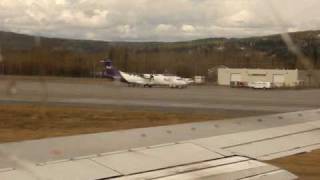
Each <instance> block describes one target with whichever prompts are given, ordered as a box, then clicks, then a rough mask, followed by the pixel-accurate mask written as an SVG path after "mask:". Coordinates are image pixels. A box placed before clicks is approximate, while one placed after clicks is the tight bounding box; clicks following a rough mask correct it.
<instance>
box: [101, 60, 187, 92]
mask: <svg viewBox="0 0 320 180" xmlns="http://www.w3.org/2000/svg"><path fill="white" fill-rule="evenodd" d="M100 62H102V63H104V65H105V69H104V71H103V73H102V74H103V76H104V77H107V78H110V79H113V80H118V79H121V81H122V82H126V83H127V84H129V85H130V86H143V87H153V86H166V87H170V88H186V87H187V86H188V85H189V84H190V83H191V81H190V80H189V79H188V81H187V80H185V79H183V78H181V77H178V76H172V75H170V76H168V75H163V74H142V75H138V74H132V73H127V72H123V71H119V70H117V69H116V68H115V67H113V66H112V61H111V60H104V61H100Z"/></svg>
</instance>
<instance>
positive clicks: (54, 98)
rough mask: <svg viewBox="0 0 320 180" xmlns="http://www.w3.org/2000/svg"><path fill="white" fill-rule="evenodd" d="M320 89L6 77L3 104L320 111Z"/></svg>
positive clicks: (0, 84) (0, 89)
mask: <svg viewBox="0 0 320 180" xmlns="http://www.w3.org/2000/svg"><path fill="white" fill-rule="evenodd" d="M319 99H320V89H306V90H253V89H235V88H229V87H219V86H212V85H206V86H190V87H188V88H187V89H170V88H133V87H128V86H127V85H125V84H122V83H120V82H110V81H108V80H103V79H98V80H93V79H92V80H91V79H81V78H45V79H44V78H41V79H38V78H33V77H2V78H1V79H0V102H1V103H49V104H50V103H51V104H64V105H81V106H121V107H131V108H144V109H147V108H152V109H158V110H188V109H189V110H190V109H191V110H203V111H212V110H240V111H261V112H270V113H274V112H291V111H300V110H306V109H315V108H319V107H320V101H319Z"/></svg>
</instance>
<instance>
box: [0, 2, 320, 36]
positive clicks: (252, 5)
mask: <svg viewBox="0 0 320 180" xmlns="http://www.w3.org/2000/svg"><path fill="white" fill-rule="evenodd" d="M319 7H320V1H319V0H0V30H3V31H12V32H17V33H24V34H31V35H36V36H48V37H60V38H72V39H88V40H103V41H184V40H191V39H200V38H210V37H227V38H230V37H250V36H260V35H269V34H275V33H280V32H286V31H289V32H294V31H302V30H318V29H320V10H319Z"/></svg>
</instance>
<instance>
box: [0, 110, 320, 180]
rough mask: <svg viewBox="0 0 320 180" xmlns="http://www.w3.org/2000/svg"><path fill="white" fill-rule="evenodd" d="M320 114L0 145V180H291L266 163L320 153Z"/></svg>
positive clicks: (225, 121) (298, 114) (282, 172)
mask: <svg viewBox="0 0 320 180" xmlns="http://www.w3.org/2000/svg"><path fill="white" fill-rule="evenodd" d="M319 144H320V109H318V110H309V111H301V112H291V113H285V114H275V115H267V116H259V117H247V118H238V119H230V120H221V121H208V122H200V123H189V124H180V125H170V126H160V127H152V128H141V129H132V130H125V131H124V130H122V131H115V132H107V133H98V134H88V135H77V136H70V137H58V138H50V139H42V140H32V141H23V142H17V143H5V144H0V179H1V180H98V179H101V180H102V179H108V180H109V179H110V180H113V179H114V180H137V179H159V180H180V179H183V180H192V179H221V180H240V179H241V180H258V179H259V180H268V179H272V180H291V179H298V177H297V176H296V175H294V174H292V173H290V172H289V171H287V170H284V169H281V168H279V167H275V166H273V165H270V164H268V163H267V162H265V161H267V160H272V159H277V158H282V157H286V156H292V155H295V154H301V153H307V152H310V151H312V150H316V149H320V145H319Z"/></svg>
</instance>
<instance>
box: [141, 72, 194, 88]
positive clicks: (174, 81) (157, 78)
mask: <svg viewBox="0 0 320 180" xmlns="http://www.w3.org/2000/svg"><path fill="white" fill-rule="evenodd" d="M143 76H144V78H147V79H150V80H152V82H153V85H155V86H168V87H171V88H186V87H187V86H188V85H189V83H188V82H187V81H185V80H184V79H183V78H181V77H179V76H172V75H163V74H144V75H143Z"/></svg>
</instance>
